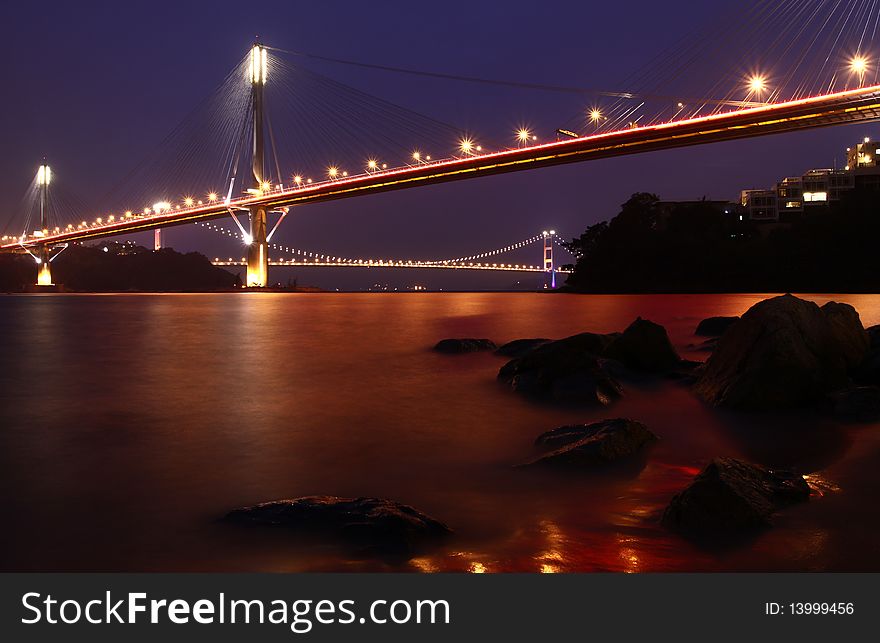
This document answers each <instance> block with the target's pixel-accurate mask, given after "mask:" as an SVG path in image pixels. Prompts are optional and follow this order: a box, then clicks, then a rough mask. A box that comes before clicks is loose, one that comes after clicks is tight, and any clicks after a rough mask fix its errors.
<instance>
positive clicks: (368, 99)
mask: <svg viewBox="0 0 880 643" xmlns="http://www.w3.org/2000/svg"><path fill="white" fill-rule="evenodd" d="M805 4H816V5H817V6H819V5H825V6H828V7H829V12H830V14H829V15H831V16H835V15H837V13H835V12H839V11H841V5H844V6H845V7H849V6H850V5H852V6H856V5H858V6H861V4H865V3H861V4H860V3H859V2H857V1H855V0H846V1H843V2H837V3H827V2H824V3H823V2H818V3H801V4H800V5H797V4H796V3H795V4H793V3H791V2H789V1H788V0H783V1H782V2H776V3H768V2H766V1H761V2H758V3H757V4H756V6H759V7H760V6H763V7H765V8H766V6H771V5H772V6H774V7H776V8H777V9H778V8H780V7H782V6H783V5H784V6H785V7H790V8H794V7H798V6H800V7H801V9H800V10H801V11H803V5H805ZM845 7H844V8H845ZM850 8H851V7H850ZM792 10H794V9H792ZM808 17H809V19H810V20H816V21H819V22H820V23H822V24H827V23H828V18H827V16H823V15H822V14H820V13H819V12H818V11H814V12H813V14H812V15H810V16H808ZM789 18H790V16H789ZM823 20H824V22H821V21H823ZM871 20H874V21H875V22H876V16H874V15H873V14H871V13H870V12H867V13H864V15H863V11H862V10H860V12H854V11H852V10H851V11H850V12H849V13H848V14H846V17H845V19H844V18H839V20H838V24H839V28H838V29H837V30H836V33H832V34H830V35H829V36H828V37H829V38H830V37H831V36H834V40H833V45H834V46H835V47H838V48H839V45H840V40H841V38H843V37H845V36H849V35H852V34H856V35H857V36H858V34H861V35H860V36H859V37H858V38H857V42H856V44H855V45H854V47H853V50H854V51H855V53H853V54H852V55H848V56H846V58H845V60H841V61H840V62H839V63H837V64H836V66H835V64H833V63H829V61H832V60H833V57H832V56H830V55H829V54H828V52H827V51H826V50H825V48H823V47H822V46H820V43H817V36H815V35H813V36H811V37H809V38H808V39H807V41H804V42H803V43H802V44H803V46H804V47H806V48H805V49H804V50H803V51H801V52H800V53H799V54H798V55H795V54H794V53H793V51H792V50H793V49H795V48H796V45H798V44H801V39H803V38H807V36H804V35H803V33H804V32H805V31H807V30H805V29H803V28H801V29H800V31H798V32H797V33H796V34H794V35H792V36H791V38H790V40H788V41H784V39H783V42H782V43H781V44H780V43H779V42H777V41H773V42H771V43H770V44H769V49H770V51H773V48H774V47H777V48H779V51H780V53H781V54H782V53H784V54H786V55H788V56H791V57H792V58H794V59H795V60H796V64H795V65H793V69H792V71H791V72H790V73H789V74H788V75H787V76H786V77H785V79H780V82H778V84H777V86H775V87H772V86H771V85H770V83H771V79H770V78H768V77H767V76H766V75H764V74H762V73H760V72H752V73H750V74H748V75H747V76H745V77H744V78H742V79H740V80H739V81H737V83H736V86H735V87H733V88H729V89H728V91H727V92H726V94H725V95H723V96H721V97H720V98H715V97H713V96H711V95H704V96H703V97H702V98H699V99H692V100H688V101H687V102H685V101H673V100H671V98H670V96H668V95H658V94H657V93H656V92H651V91H647V90H642V91H632V92H599V94H600V95H602V96H605V97H608V98H609V100H613V102H612V104H611V105H610V106H608V107H606V108H604V110H603V109H600V108H599V107H595V106H594V107H591V108H590V109H588V110H586V111H585V113H584V116H585V122H584V123H582V124H581V126H580V131H572V130H570V129H567V128H564V127H560V128H558V129H557V130H556V131H555V133H554V134H555V136H554V137H553V138H552V140H539V139H538V136H537V135H536V134H535V133H534V132H533V131H532V130H531V129H529V128H527V127H522V128H520V129H519V130H517V131H516V132H515V133H514V134H515V136H514V137H512V140H511V142H510V143H509V144H507V145H504V144H501V145H499V144H490V143H489V142H485V143H484V142H480V140H479V139H478V138H477V137H475V136H474V135H472V134H469V133H467V132H463V131H462V130H459V129H458V128H455V127H453V126H449V125H447V124H445V123H443V122H441V121H437V120H436V119H433V118H430V117H426V116H424V115H421V114H418V113H416V112H413V111H411V110H408V109H406V108H403V107H400V106H397V105H394V104H393V103H390V102H388V101H384V100H382V99H380V98H377V97H374V96H371V95H369V94H366V93H365V92H362V91H360V90H356V89H354V88H351V87H348V86H346V85H343V84H341V83H338V82H336V81H333V80H332V79H329V78H327V77H324V76H321V75H319V74H316V73H313V72H311V71H308V70H305V69H303V68H301V67H300V66H298V65H296V66H295V65H291V64H289V63H287V62H285V58H284V55H285V54H291V55H298V53H297V52H285V51H284V50H280V49H275V48H272V47H269V46H267V45H265V44H262V43H259V42H256V43H254V44H253V46H252V47H251V48H250V50H249V52H248V53H247V55H246V56H245V57H244V59H243V60H242V61H241V63H240V64H239V65H238V67H236V68H235V69H234V70H233V71H232V72H231V73H230V74H229V75H228V76H227V78H226V80H225V81H224V83H223V84H221V87H220V89H219V90H218V91H219V94H218V95H217V96H216V97H215V98H217V99H218V100H215V101H214V102H213V103H211V102H209V103H208V106H207V107H204V108H203V109H201V110H196V112H194V114H192V115H190V117H188V119H187V120H186V121H185V122H184V127H183V128H182V129H180V130H179V131H177V132H176V133H173V134H172V137H171V138H170V139H169V140H168V141H167V142H166V145H164V146H163V147H162V150H161V151H160V152H159V153H158V154H157V155H156V157H155V158H154V159H153V160H154V161H158V162H157V163H156V164H155V165H156V166H158V167H159V168H161V169H160V171H161V172H164V175H163V178H162V180H161V181H154V182H151V181H144V184H141V185H140V186H139V188H138V189H139V190H140V192H137V191H131V192H132V194H131V195H129V196H127V198H128V199H130V200H131V201H134V202H137V201H136V200H137V199H141V202H142V203H143V202H146V203H150V202H151V201H152V199H146V198H143V197H141V196H140V195H141V194H145V190H148V189H154V183H159V184H161V185H169V184H171V183H173V178H174V177H175V176H176V175H178V174H179V173H180V169H181V164H183V163H187V162H194V161H193V159H196V158H213V159H214V165H216V166H217V167H219V168H220V170H222V171H218V172H215V174H214V175H212V178H211V180H212V181H214V183H213V184H214V185H216V184H217V181H218V179H217V177H221V178H220V179H219V180H220V182H221V184H222V185H225V186H227V187H226V189H225V190H222V191H220V190H211V191H208V190H203V193H204V195H205V196H204V197H203V198H195V197H192V196H185V197H183V198H181V199H180V200H179V201H178V202H171V201H170V200H165V199H162V200H158V201H154V202H153V203H152V205H150V206H144V207H141V208H132V209H126V210H118V211H116V212H113V213H110V214H105V215H103V216H99V217H96V218H95V219H94V220H91V221H89V220H85V219H84V220H81V221H78V222H75V221H71V220H70V219H71V217H70V213H63V215H64V216H66V217H67V221H66V222H64V221H61V222H58V223H57V225H52V222H51V221H50V216H49V215H50V213H51V210H52V208H51V205H52V203H53V201H52V198H51V188H50V185H52V184H53V176H54V175H53V172H52V170H51V169H50V167H49V166H48V165H47V164H44V165H42V166H40V169H39V171H38V173H37V176H36V182H35V189H34V195H35V201H34V202H35V203H38V204H39V214H38V216H37V217H34V218H33V220H29V221H28V224H27V226H26V228H25V230H24V231H23V232H22V233H21V234H19V235H14V236H12V235H8V236H6V237H3V239H2V240H0V251H3V252H20V253H24V252H26V253H29V254H30V255H31V256H32V257H33V258H34V260H35V263H36V264H37V267H38V280H37V281H38V284H42V285H48V284H51V283H52V276H51V269H50V264H51V262H52V261H53V260H54V258H55V257H57V256H58V254H59V253H60V252H61V251H62V250H63V249H64V248H66V247H67V246H68V245H69V244H72V243H82V242H87V241H90V240H94V239H100V238H103V237H111V236H116V235H125V234H131V233H136V232H142V231H149V230H153V231H156V232H155V234H156V246H157V247H158V246H159V245H160V244H161V236H160V235H161V233H160V232H159V231H160V230H161V229H165V228H170V227H173V226H180V225H184V224H193V223H196V224H199V225H202V226H204V227H207V228H209V229H212V230H214V231H220V232H222V233H223V234H226V235H227V236H233V237H236V238H237V239H238V240H240V241H241V242H242V243H243V244H244V246H245V249H246V252H245V256H243V257H241V258H238V257H235V258H233V257H227V258H226V259H221V258H219V257H217V258H215V261H214V263H216V264H217V265H246V266H247V278H246V282H245V283H246V286H248V287H256V288H259V287H264V286H267V285H269V284H270V283H271V281H270V278H269V266H270V265H273V266H340V267H395V268H423V269H473V270H514V271H525V272H529V271H535V272H546V273H548V274H549V275H551V276H553V279H554V282H555V273H556V272H557V271H558V270H559V268H558V266H557V265H556V263H555V261H554V258H553V247H554V245H556V244H557V240H556V235H555V233H551V232H549V231H548V232H544V233H542V234H541V235H537V236H536V237H534V238H531V239H529V240H527V241H528V243H523V242H518V243H517V244H511V246H509V247H505V248H503V249H499V250H497V251H488V252H486V253H478V254H476V255H472V256H470V257H459V258H454V259H439V260H415V259H413V260H401V259H365V258H346V257H338V256H335V255H333V254H332V253H315V252H314V251H312V252H305V251H303V250H297V249H291V248H290V247H289V246H287V245H285V244H283V243H275V242H273V238H274V236H275V234H276V232H277V231H278V230H279V228H280V227H281V225H282V223H283V222H284V220H285V218H286V217H287V216H288V215H289V213H290V212H291V208H294V207H297V208H300V207H302V206H310V205H314V204H318V203H323V202H328V201H335V200H340V199H351V198H354V197H362V196H366V195H370V194H378V193H384V192H389V191H396V190H408V189H412V188H416V187H421V186H427V185H434V184H438V183H449V182H455V181H465V180H470V179H477V178H481V177H486V176H491V175H496V174H503V173H512V172H523V171H527V170H534V169H538V168H545V167H551V166H557V165H562V164H568V163H580V162H585V161H592V160H598V159H606V158H611V157H619V156H626V155H634V154H644V153H648V152H654V151H659V150H668V149H673V148H681V147H689V146H696V145H704V144H710V143H721V142H725V141H732V140H738V139H746V138H756V137H764V136H768V135H774V134H780V133H787V132H796V131H803V130H809V129H815V128H820V127H829V126H837V125H845V124H851V123H866V122H873V121H877V120H880V78H878V77H877V67H878V65H877V64H876V61H875V60H873V59H872V58H871V57H870V56H869V55H867V54H865V53H864V50H865V49H866V48H867V47H868V46H869V45H870V42H869V41H870V38H869V37H868V36H867V35H866V34H868V33H869V30H868V28H867V27H864V26H863V25H862V23H865V24H868V23H869V22H870V21H871ZM876 26H877V25H876V24H874V30H873V32H871V33H875V32H876V31H877V29H876ZM763 28H764V27H762V28H761V29H763ZM761 29H756V30H755V33H756V38H760V36H761V34H762V33H763V32H762V31H761ZM810 38H811V39H810ZM777 40H778V39H777ZM686 53H687V54H688V55H690V56H692V57H693V52H692V51H690V52H686ZM681 55H684V54H681ZM811 56H812V57H814V58H816V60H818V61H819V62H820V63H821V66H820V67H818V65H819V63H816V65H817V67H818V70H817V68H810V66H809V63H808V62H807V61H808V60H809V59H810V57H811ZM838 58H839V57H838ZM337 62H342V63H346V64H353V63H351V61H337ZM396 71H399V72H403V73H418V72H413V71H412V70H403V69H397V70H396ZM799 74H800V76H801V78H800V79H798V75H799ZM459 80H461V81H463V82H473V81H479V80H480V79H474V78H469V77H463V78H460V79H459ZM487 82H488V81H487ZM273 84H275V85H277V86H278V87H279V88H280V94H281V95H282V97H283V96H286V99H282V100H280V101H279V105H278V107H279V108H280V109H281V110H282V115H283V113H285V112H289V113H291V114H293V117H294V119H295V120H296V121H297V125H298V127H299V128H300V129H298V130H297V132H295V133H293V134H291V133H290V132H287V131H286V130H285V128H284V126H283V125H281V126H279V121H278V120H277V119H278V114H277V112H276V114H275V116H274V117H273V115H272V112H271V110H270V109H269V107H270V106H271V101H270V100H269V96H268V92H267V88H268V87H270V86H272V85H273ZM310 87H311V88H313V90H314V93H315V94H316V95H318V96H319V97H320V99H321V101H323V102H322V104H321V107H322V109H321V110H319V111H320V116H318V117H316V116H315V115H314V114H312V113H310V112H308V111H306V107H304V106H303V101H304V98H303V96H304V95H305V94H306V93H307V91H308V88H310ZM539 89H543V90H549V91H554V90H560V89H561V90H562V91H573V90H574V89H575V88H558V87H557V88H554V87H539ZM715 91H717V83H716V86H715V87H713V88H712V92H715ZM786 91H787V92H788V95H787V96H786V95H785V92H786ZM285 92H287V93H286V94H285ZM738 94H741V95H738ZM650 101H659V102H660V103H662V104H663V108H662V109H659V110H657V111H656V112H655V113H654V114H653V115H651V114H648V112H647V109H646V105H647V104H648V103H649V102H650ZM214 103H216V104H214ZM670 106H671V107H670ZM670 109H671V113H670ZM273 118H274V119H275V125H274V126H273ZM200 119H201V120H200ZM328 121H330V122H328ZM389 125H393V126H396V127H397V128H398V133H399V132H403V133H404V134H405V135H400V136H398V135H397V134H394V135H391V134H388V133H387V131H386V130H384V129H383V128H382V126H389ZM181 132H185V134H181ZM285 134H288V135H289V136H285ZM371 138H372V140H373V141H374V142H375V141H378V142H379V143H381V144H384V145H385V149H388V148H394V149H395V150H396V152H394V153H396V154H397V158H401V157H402V155H401V154H400V148H402V147H405V149H407V150H408V151H407V153H406V156H405V157H403V158H405V161H398V162H397V163H394V162H390V161H387V160H385V161H383V160H380V158H379V156H378V155H374V154H371V153H370V152H369V150H364V147H363V146H362V145H354V144H352V143H351V142H352V141H357V142H358V143H360V142H361V141H360V139H364V140H367V139H371ZM545 138H546V137H545ZM315 139H318V140H319V142H322V143H325V144H330V145H333V144H336V145H338V149H344V150H346V151H347V153H349V152H351V153H354V154H356V155H360V158H361V160H360V162H355V164H354V167H358V168H359V169H357V170H348V169H345V166H344V165H343V164H342V163H332V164H329V165H327V166H326V167H325V168H324V169H322V170H321V172H320V173H319V174H317V176H310V175H309V174H308V173H307V172H304V171H303V172H294V171H291V170H290V168H288V169H284V168H282V167H281V165H282V164H281V162H280V161H279V151H281V150H282V148H283V147H284V146H285V145H293V146H295V147H298V155H294V156H295V157H296V158H297V159H298V162H300V163H302V159H303V158H305V156H308V155H307V154H306V153H305V152H306V151H308V150H307V149H306V148H309V147H314V143H315ZM392 139H393V142H394V144H390V143H389V141H391V140H392ZM398 139H400V140H404V139H405V140H406V143H399V142H398ZM444 139H445V141H446V143H445V146H446V148H445V149H449V147H450V146H449V142H450V140H454V141H455V149H454V151H453V152H451V153H449V152H447V153H445V154H444V153H434V154H430V153H428V152H427V151H425V147H424V145H423V144H422V143H427V142H428V141H432V145H433V147H434V149H443V148H444V143H438V142H437V141H439V140H444ZM184 140H186V141H192V140H195V141H196V143H192V144H190V145H189V147H185V146H182V144H181V141H184ZM410 141H414V142H413V143H410ZM419 141H422V143H420V142H419ZM379 143H377V145H378V144H379ZM364 145H366V143H364ZM175 146H177V147H175ZM209 152H210V153H209ZM337 154H340V152H338V151H337ZM391 154H392V153H391V152H388V153H386V156H388V157H390V156H391ZM273 161H274V167H272V165H273ZM143 167H146V165H144V166H141V167H139V168H138V169H136V170H135V171H134V172H133V174H132V176H133V177H134V179H138V178H143V177H144V176H146V175H147V172H146V170H143ZM349 167H352V164H349ZM135 192H137V193H135ZM272 217H274V222H273V221H272V220H271V219H272ZM59 218H60V217H59ZM220 219H224V220H228V221H230V222H231V224H232V225H233V226H234V227H233V229H232V232H230V231H229V230H226V229H222V230H221V229H220V228H218V226H217V225H216V223H217V221H218V220H220ZM531 243H535V244H541V245H542V247H543V256H542V261H541V262H540V264H538V265H527V264H522V263H519V264H511V263H500V262H499V261H497V259H496V258H495V255H500V254H503V252H508V251H511V250H514V249H516V248H520V247H523V246H524V245H528V244H531ZM273 251H274V252H275V254H276V256H275V258H272V257H270V254H271V253H272V252H273ZM282 255H288V256H287V257H284V256H282ZM484 259H488V261H484Z"/></svg>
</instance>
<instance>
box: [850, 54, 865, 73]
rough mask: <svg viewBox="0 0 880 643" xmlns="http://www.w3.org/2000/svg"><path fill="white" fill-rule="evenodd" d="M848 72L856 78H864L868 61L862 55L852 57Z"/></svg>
mask: <svg viewBox="0 0 880 643" xmlns="http://www.w3.org/2000/svg"><path fill="white" fill-rule="evenodd" d="M849 70H850V71H851V72H852V73H854V74H857V75H858V76H864V75H865V74H866V73H867V72H868V59H867V58H865V57H864V56H862V55H856V56H853V57H852V59H851V60H850V61H849Z"/></svg>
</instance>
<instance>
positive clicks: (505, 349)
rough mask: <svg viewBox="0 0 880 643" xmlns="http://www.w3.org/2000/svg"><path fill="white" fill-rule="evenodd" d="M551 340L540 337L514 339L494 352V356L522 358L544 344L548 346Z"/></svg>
mask: <svg viewBox="0 0 880 643" xmlns="http://www.w3.org/2000/svg"><path fill="white" fill-rule="evenodd" d="M551 341H553V340H551V339H544V338H542V337H536V338H531V339H514V340H513V341H512V342H507V343H506V344H503V345H502V346H500V347H499V348H498V350H497V351H495V354H496V355H501V356H502V357H522V356H523V355H525V354H526V353H529V352H531V351H533V350H534V349H536V348H538V347H539V346H543V345H544V344H549V343H550V342H551Z"/></svg>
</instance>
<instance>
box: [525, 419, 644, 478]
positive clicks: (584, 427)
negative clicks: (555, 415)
mask: <svg viewBox="0 0 880 643" xmlns="http://www.w3.org/2000/svg"><path fill="white" fill-rule="evenodd" d="M656 440H657V436H656V435H654V434H653V433H652V432H651V431H649V430H648V427H646V426H645V425H644V424H642V423H641V422H636V421H635V420H628V419H625V418H617V419H613V420H602V421H601V422H594V423H592V424H575V425H569V426H561V427H559V428H558V429H553V430H552V431H547V432H546V433H542V434H541V435H539V436H538V439H537V440H536V441H535V443H536V444H537V445H539V446H544V447H551V448H552V449H553V450H552V451H550V452H548V453H545V454H543V455H541V456H539V457H537V458H535V459H534V460H531V461H529V462H526V463H525V464H524V465H522V466H556V467H597V466H602V465H607V464H612V463H615V462H619V461H621V460H625V459H628V458H632V457H633V456H635V455H637V454H639V452H640V451H641V450H642V449H643V448H644V447H645V446H647V445H648V444H650V443H652V442H654V441H656Z"/></svg>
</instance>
